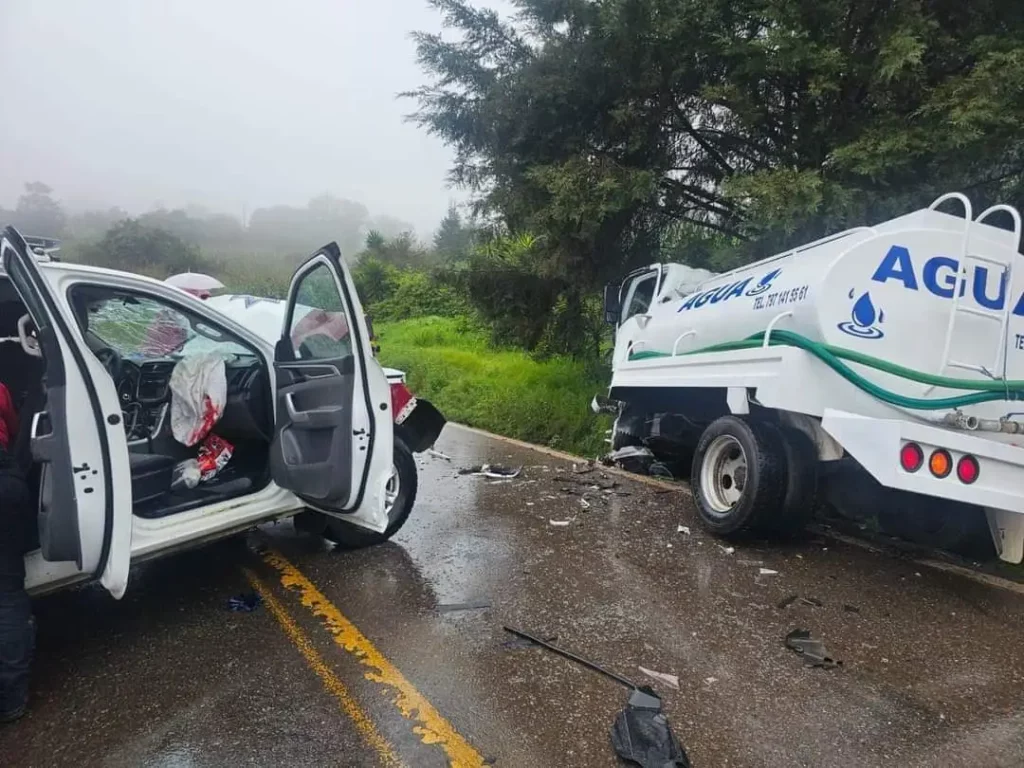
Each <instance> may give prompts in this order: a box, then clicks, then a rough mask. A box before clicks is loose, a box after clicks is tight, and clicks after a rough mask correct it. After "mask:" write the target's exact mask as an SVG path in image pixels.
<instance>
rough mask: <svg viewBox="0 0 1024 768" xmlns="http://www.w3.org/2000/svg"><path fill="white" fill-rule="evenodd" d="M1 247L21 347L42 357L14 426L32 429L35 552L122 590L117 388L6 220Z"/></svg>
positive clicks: (124, 484) (124, 527) (123, 472)
mask: <svg viewBox="0 0 1024 768" xmlns="http://www.w3.org/2000/svg"><path fill="white" fill-rule="evenodd" d="M0 256H2V261H3V267H4V271H5V272H6V273H7V275H8V277H9V278H10V279H11V282H12V283H13V284H14V287H15V288H16V289H17V291H18V294H19V296H20V297H21V300H22V301H23V302H24V303H25V306H26V307H27V308H28V314H29V317H30V319H31V321H32V323H33V324H34V325H35V329H36V339H30V338H29V337H28V336H27V330H26V328H27V323H19V333H20V334H21V336H22V347H23V348H24V349H25V351H26V352H27V353H28V354H33V355H35V356H38V355H40V354H41V356H42V358H43V361H44V363H45V373H44V379H43V390H44V391H43V392H41V393H40V397H39V398H38V401H37V402H35V403H33V402H32V401H33V398H32V397H31V396H30V398H29V400H28V401H27V402H26V405H25V407H23V408H22V411H23V416H22V422H21V425H20V427H19V428H20V429H22V430H30V432H29V435H28V439H29V448H30V450H31V461H32V463H33V466H34V467H38V469H39V516H38V523H39V548H40V550H41V554H42V557H43V559H44V560H47V561H49V562H53V563H71V562H73V563H75V565H76V566H77V568H78V570H79V571H82V572H85V573H88V574H92V575H94V576H96V577H98V578H99V581H100V583H101V584H102V585H103V586H104V587H106V588H107V590H108V591H110V592H111V594H113V595H114V597H121V596H122V595H123V594H124V591H125V588H126V587H127V585H128V569H129V566H130V562H131V526H132V498H131V470H130V469H129V467H128V452H127V446H126V444H125V440H124V426H123V425H122V423H121V418H122V417H121V407H120V402H119V400H118V397H117V392H116V391H115V389H114V384H113V382H112V381H111V380H110V377H109V376H108V375H107V373H106V370H105V369H104V368H103V366H102V364H101V363H100V362H99V360H97V359H96V357H95V356H94V355H92V354H90V353H88V351H87V350H85V349H84V348H83V347H82V346H80V343H79V341H78V337H76V335H75V333H74V332H72V330H71V328H72V323H73V321H72V320H71V318H70V315H69V314H68V313H67V312H66V310H65V309H64V308H62V305H61V302H60V301H59V300H58V297H57V295H56V293H55V291H54V290H53V288H52V287H51V285H50V284H49V283H48V282H47V281H46V278H45V277H44V276H43V275H42V273H41V271H40V269H39V264H38V263H37V262H36V257H35V256H34V255H32V253H31V252H30V250H29V248H28V245H27V244H26V242H25V240H24V238H23V237H22V236H21V235H20V234H19V233H18V232H17V231H16V230H15V229H14V228H13V227H8V228H7V229H6V230H5V231H4V232H3V237H2V240H0ZM26 408H30V409H31V411H32V412H31V413H24V411H25V410H26ZM15 458H21V457H17V456H16V457H15ZM32 474H33V476H34V473H32ZM68 575H69V577H70V576H73V575H76V574H75V572H73V571H70V569H69V574H68ZM30 580H31V574H30Z"/></svg>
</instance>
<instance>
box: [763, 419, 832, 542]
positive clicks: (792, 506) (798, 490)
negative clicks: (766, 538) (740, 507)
mask: <svg viewBox="0 0 1024 768" xmlns="http://www.w3.org/2000/svg"><path fill="white" fill-rule="evenodd" d="M777 429H778V431H779V435H780V437H781V438H782V448H783V451H784V452H785V454H786V494H785V497H784V498H783V500H782V508H781V509H780V511H779V514H778V516H777V517H774V518H768V517H766V518H764V520H763V523H764V530H765V532H766V533H771V534H775V535H780V536H796V535H798V534H799V533H800V532H801V531H803V530H804V528H806V527H807V524H808V523H809V522H810V521H811V518H812V517H813V516H814V508H815V505H816V504H817V499H818V449H817V448H816V447H815V445H814V441H813V440H811V438H809V437H808V436H807V434H806V433H804V432H803V431H802V430H799V429H796V428H795V427H777Z"/></svg>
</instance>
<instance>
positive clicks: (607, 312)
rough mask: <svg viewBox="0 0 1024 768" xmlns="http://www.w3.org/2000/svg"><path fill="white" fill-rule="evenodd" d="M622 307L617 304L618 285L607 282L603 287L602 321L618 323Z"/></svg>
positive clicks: (611, 323)
mask: <svg viewBox="0 0 1024 768" xmlns="http://www.w3.org/2000/svg"><path fill="white" fill-rule="evenodd" d="M621 313H622V307H620V306H619V286H618V285H617V284H612V283H610V284H608V285H606V286H605V287H604V321H605V322H606V323H608V324H609V325H618V324H619V316H620V314H621Z"/></svg>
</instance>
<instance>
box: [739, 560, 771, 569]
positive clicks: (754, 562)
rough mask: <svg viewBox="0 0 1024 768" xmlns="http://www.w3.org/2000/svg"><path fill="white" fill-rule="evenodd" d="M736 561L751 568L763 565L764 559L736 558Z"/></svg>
mask: <svg viewBox="0 0 1024 768" xmlns="http://www.w3.org/2000/svg"><path fill="white" fill-rule="evenodd" d="M736 562H737V563H739V564H740V565H749V566H750V567H752V568H757V567H758V566H761V565H764V560H737V561H736Z"/></svg>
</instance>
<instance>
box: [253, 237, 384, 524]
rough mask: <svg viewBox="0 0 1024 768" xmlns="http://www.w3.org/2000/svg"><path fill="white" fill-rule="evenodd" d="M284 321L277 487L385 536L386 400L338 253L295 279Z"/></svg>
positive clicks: (316, 259) (330, 252) (326, 254)
mask: <svg viewBox="0 0 1024 768" xmlns="http://www.w3.org/2000/svg"><path fill="white" fill-rule="evenodd" d="M285 315H286V319H285V325H284V328H283V329H282V334H281V339H280V341H279V342H278V344H277V349H276V352H275V363H274V367H275V373H276V381H277V390H276V406H277V412H276V425H275V436H274V442H273V444H272V446H271V474H272V476H273V477H274V481H275V482H276V483H277V484H278V485H280V486H281V487H283V488H287V489H289V490H291V491H292V492H294V493H295V494H296V495H297V496H299V497H300V498H301V499H303V500H304V501H305V502H307V503H308V504H309V505H310V506H311V507H313V508H315V509H319V510H320V511H323V512H325V513H327V514H331V515H335V516H337V517H340V518H343V519H346V520H349V521H351V522H353V523H356V524H358V525H362V526H364V527H368V528H371V529H372V530H376V531H382V530H384V528H386V527H387V515H386V514H385V513H384V511H383V487H384V484H385V483H386V482H387V476H388V474H389V471H390V467H391V451H392V446H393V435H392V433H391V423H390V392H389V389H388V384H387V380H386V377H384V375H383V372H381V371H380V370H379V366H378V364H377V362H376V361H375V360H374V359H373V357H372V355H371V354H370V342H369V335H368V330H367V328H366V324H365V320H364V318H363V313H362V307H361V306H360V305H359V300H358V297H357V296H356V294H355V287H354V285H353V284H352V282H351V276H350V275H349V274H348V272H347V269H346V268H345V266H344V264H343V263H342V261H341V257H340V252H339V250H338V248H337V246H336V245H335V244H333V243H332V244H330V245H328V246H325V247H324V248H322V249H321V250H320V251H318V252H317V253H316V254H314V255H313V256H312V257H311V258H310V259H309V260H308V261H307V262H306V263H305V264H303V266H302V267H300V268H299V270H298V271H297V272H296V274H295V277H294V278H293V280H292V285H291V288H290V290H289V305H288V310H287V311H286V313H285ZM382 415H383V416H385V417H386V418H387V420H386V421H385V420H384V419H382V418H381V416H382Z"/></svg>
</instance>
